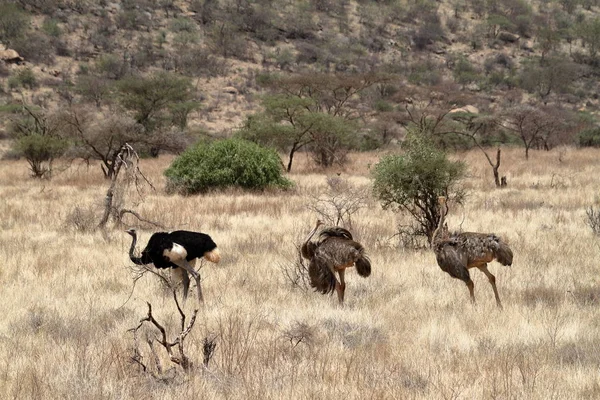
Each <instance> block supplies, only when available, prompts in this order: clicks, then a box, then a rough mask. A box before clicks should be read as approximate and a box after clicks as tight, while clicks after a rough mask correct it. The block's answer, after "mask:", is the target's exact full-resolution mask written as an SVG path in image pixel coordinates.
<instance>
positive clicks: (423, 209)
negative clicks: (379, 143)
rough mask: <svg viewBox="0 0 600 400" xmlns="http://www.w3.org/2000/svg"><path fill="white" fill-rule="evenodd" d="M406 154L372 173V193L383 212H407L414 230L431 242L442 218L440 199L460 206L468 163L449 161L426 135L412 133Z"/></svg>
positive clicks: (387, 160)
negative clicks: (414, 225)
mask: <svg viewBox="0 0 600 400" xmlns="http://www.w3.org/2000/svg"><path fill="white" fill-rule="evenodd" d="M404 148H405V150H406V152H405V153H404V154H403V155H391V156H386V157H384V158H382V159H381V160H380V161H379V163H377V164H376V165H375V168H374V170H373V178H374V183H373V193H374V195H375V197H376V198H378V199H379V200H380V202H381V205H382V207H383V208H384V209H392V210H395V211H406V212H408V213H409V214H410V215H411V216H412V217H413V219H414V220H415V221H416V222H417V225H418V226H417V229H416V231H415V233H416V234H418V235H423V236H426V237H427V240H428V242H430V243H431V238H432V235H433V232H434V230H435V229H436V228H437V225H438V222H439V219H440V215H439V210H438V203H437V201H438V197H439V196H446V197H447V198H448V199H450V200H452V201H455V202H457V203H461V202H462V200H463V197H464V191H463V189H462V188H461V186H460V185H459V183H460V180H461V179H462V178H463V177H464V175H465V164H464V163H463V162H461V161H450V160H448V158H447V157H446V154H445V153H444V152H443V151H441V150H439V149H438V148H436V147H435V146H434V144H433V142H432V140H431V138H429V137H428V136H427V135H424V134H422V133H420V132H419V133H415V132H411V133H410V134H409V135H408V136H407V139H406V141H405V142H404Z"/></svg>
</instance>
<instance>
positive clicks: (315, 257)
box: [301, 220, 371, 304]
mask: <svg viewBox="0 0 600 400" xmlns="http://www.w3.org/2000/svg"><path fill="white" fill-rule="evenodd" d="M322 224H323V223H322V222H321V221H320V220H317V225H316V226H315V228H314V229H313V230H312V231H311V232H310V233H309V234H308V237H307V238H306V240H305V242H304V244H303V245H302V248H301V252H302V256H303V257H304V258H306V259H308V260H310V263H309V266H308V274H309V276H310V284H311V286H312V287H314V288H315V290H317V291H319V292H321V293H323V294H326V293H333V290H334V289H335V290H336V292H337V295H338V300H339V302H340V304H343V303H344V291H345V289H346V282H345V280H344V274H345V270H346V268H349V267H352V266H353V265H354V266H356V271H357V272H358V274H359V275H360V276H363V277H365V278H366V277H367V276H369V275H371V261H370V260H369V258H368V257H367V256H366V254H365V249H364V247H363V246H362V245H361V244H360V243H358V242H355V241H354V240H353V239H352V234H351V233H350V232H349V231H348V230H346V229H344V228H340V227H333V228H326V229H323V230H322V231H321V233H320V234H319V240H318V241H317V242H311V241H310V239H311V238H312V237H313V235H314V234H315V233H316V232H317V230H318V229H319V226H321V225H322ZM336 272H337V274H338V275H339V278H340V279H339V280H338V279H337V278H336V276H335V273H336Z"/></svg>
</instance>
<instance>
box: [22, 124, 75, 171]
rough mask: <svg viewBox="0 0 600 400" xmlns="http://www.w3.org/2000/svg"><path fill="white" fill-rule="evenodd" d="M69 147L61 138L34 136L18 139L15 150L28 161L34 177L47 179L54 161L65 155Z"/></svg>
mask: <svg viewBox="0 0 600 400" xmlns="http://www.w3.org/2000/svg"><path fill="white" fill-rule="evenodd" d="M67 147H68V142H67V141H66V140H64V139H61V138H59V137H55V136H49V135H42V134H32V135H25V136H21V137H20V138H19V139H17V141H16V142H15V146H14V149H15V150H16V151H17V153H18V154H19V155H20V156H22V157H24V158H25V159H26V160H27V162H28V163H29V166H30V168H31V172H32V173H33V176H34V177H36V178H47V177H50V174H51V173H52V165H51V163H52V161H53V160H54V159H55V158H58V157H60V156H61V155H63V154H64V152H65V150H66V149H67ZM45 163H49V165H45Z"/></svg>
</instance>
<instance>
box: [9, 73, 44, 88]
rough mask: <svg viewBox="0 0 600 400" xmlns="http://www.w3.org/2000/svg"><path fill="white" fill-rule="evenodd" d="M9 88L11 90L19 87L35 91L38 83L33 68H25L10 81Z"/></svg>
mask: <svg viewBox="0 0 600 400" xmlns="http://www.w3.org/2000/svg"><path fill="white" fill-rule="evenodd" d="M8 86H9V87H10V88H11V89H16V88H18V87H23V88H27V89H34V88H36V87H37V86H38V83H37V79H36V77H35V74H34V73H33V71H32V70H31V68H24V69H21V70H19V71H18V72H17V73H16V74H15V75H13V76H11V77H10V78H9V79H8Z"/></svg>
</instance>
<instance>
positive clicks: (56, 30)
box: [42, 18, 62, 38]
mask: <svg viewBox="0 0 600 400" xmlns="http://www.w3.org/2000/svg"><path fill="white" fill-rule="evenodd" d="M42 29H43V31H44V32H46V35H48V36H52V37H55V38H57V37H59V36H60V35H62V29H60V26H59V25H58V21H57V20H55V19H53V18H46V19H45V20H44V23H43V24H42Z"/></svg>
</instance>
